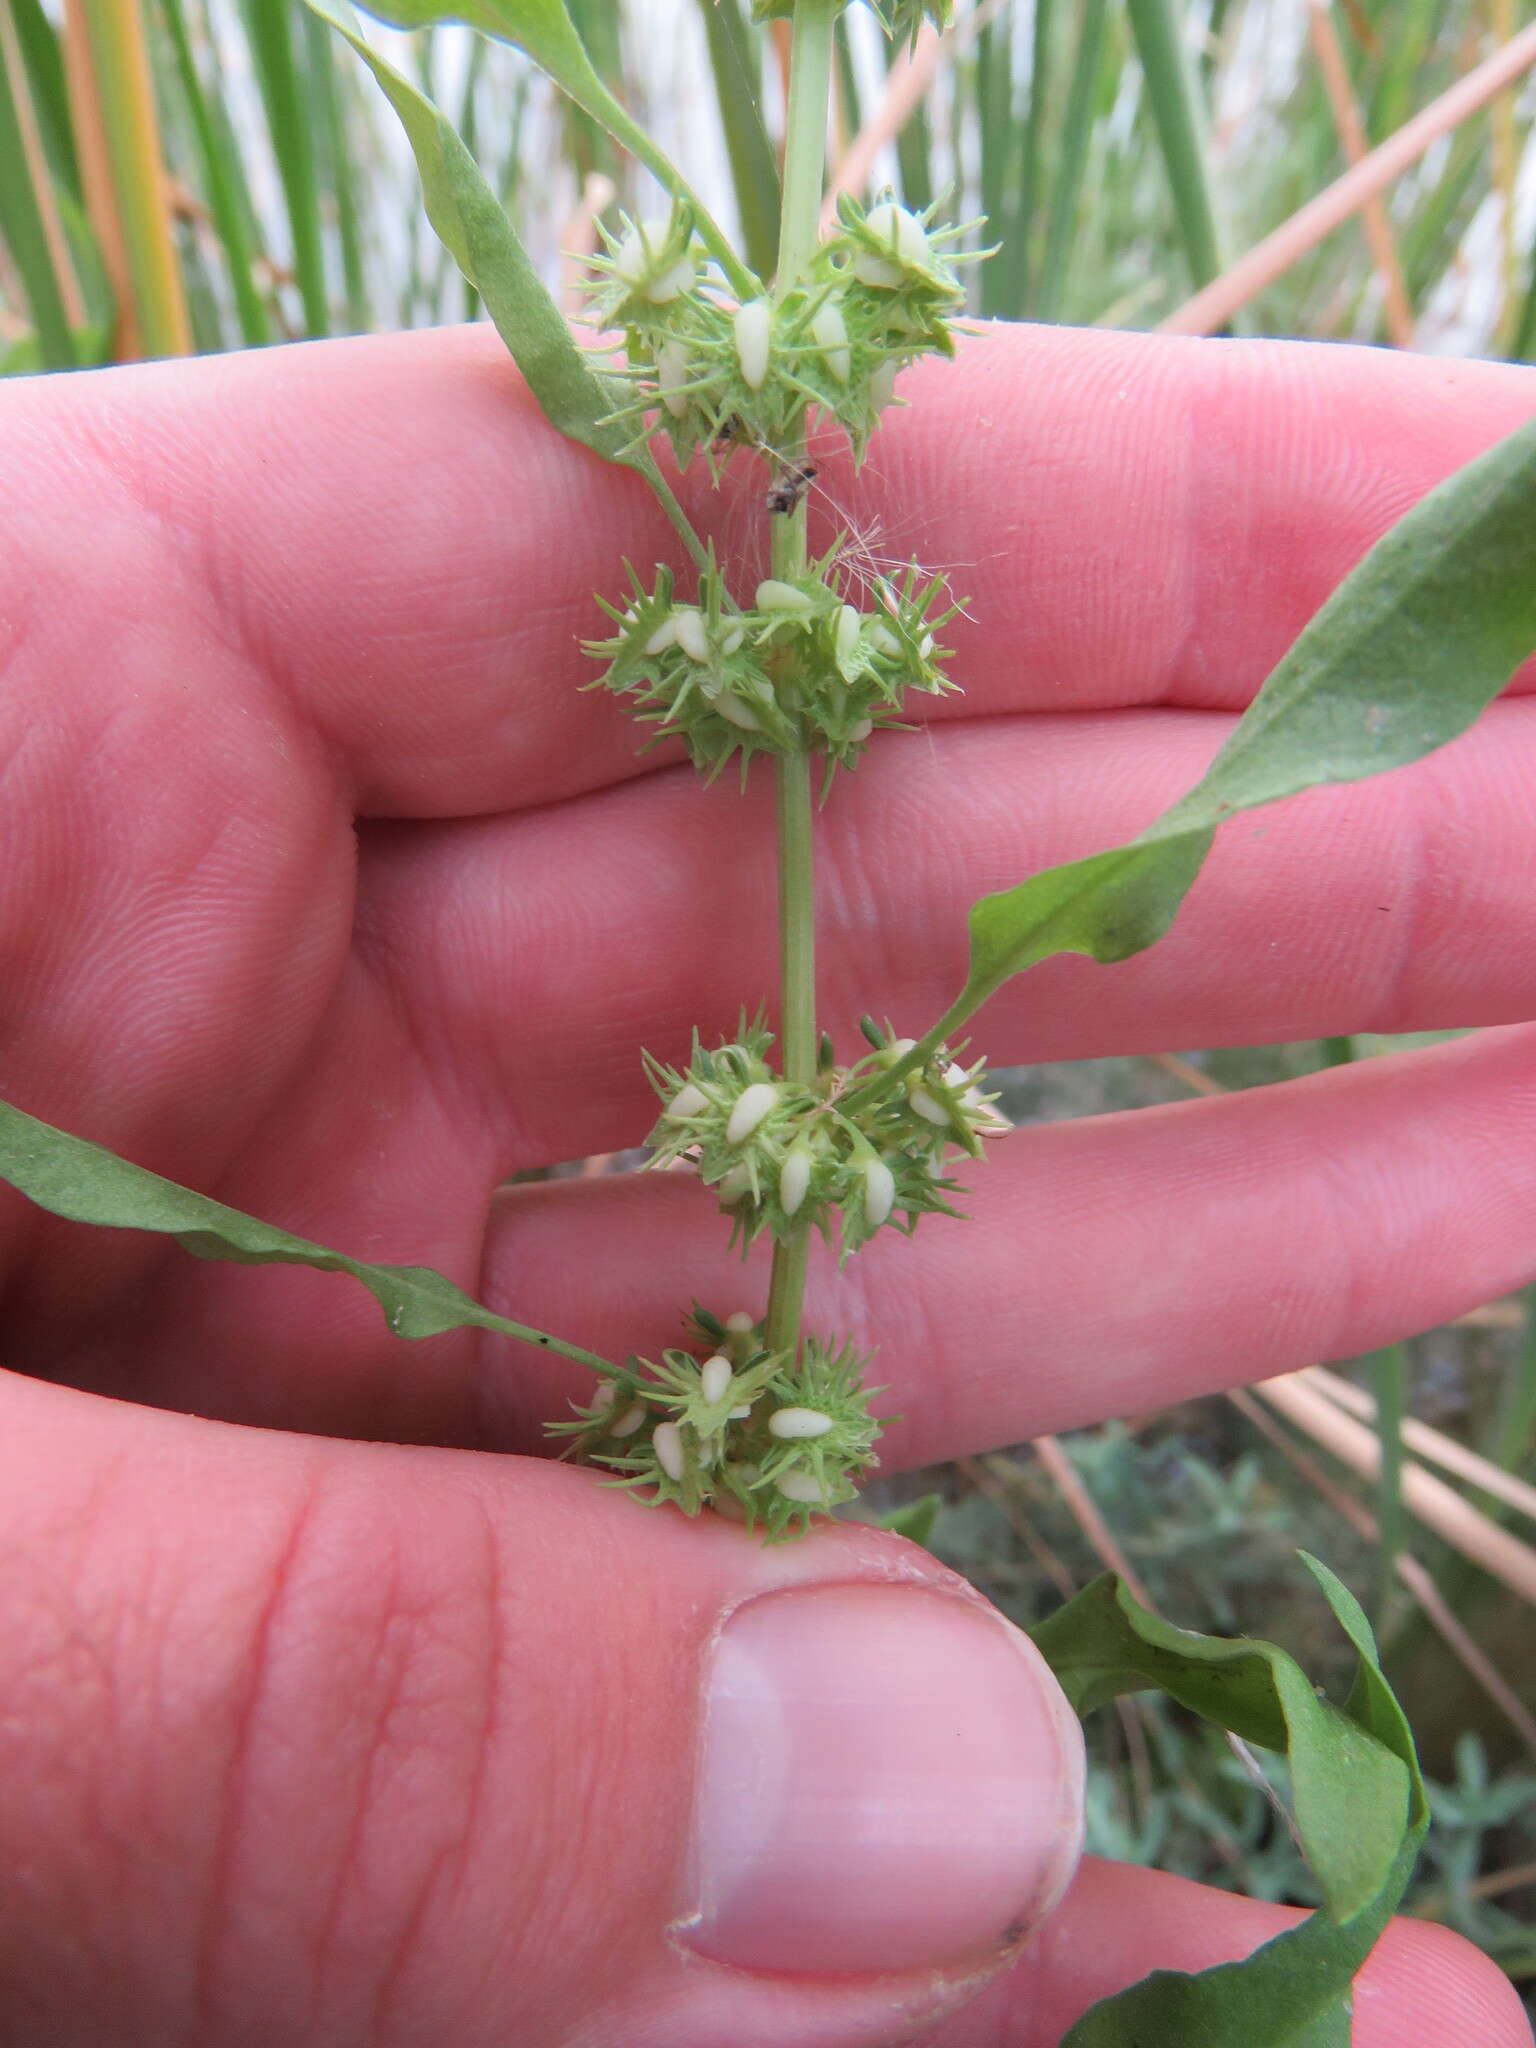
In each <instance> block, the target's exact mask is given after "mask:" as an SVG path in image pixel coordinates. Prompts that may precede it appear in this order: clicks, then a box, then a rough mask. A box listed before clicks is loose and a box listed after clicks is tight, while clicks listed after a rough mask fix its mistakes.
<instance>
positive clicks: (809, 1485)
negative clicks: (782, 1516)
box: [773, 1472, 827, 1508]
mask: <svg viewBox="0 0 1536 2048" xmlns="http://www.w3.org/2000/svg"><path fill="white" fill-rule="evenodd" d="M773 1483H774V1485H775V1486H776V1487H777V1488H778V1490H779V1492H780V1493H782V1494H783V1496H784V1498H785V1499H786V1500H793V1501H798V1502H799V1503H800V1505H801V1506H802V1507H807V1508H824V1507H825V1506H826V1504H827V1496H826V1494H825V1493H824V1492H823V1491H822V1486H821V1481H820V1480H819V1479H818V1478H817V1477H816V1475H815V1473H814V1472H781V1473H780V1474H779V1476H778V1478H777V1479H775V1481H774V1482H773Z"/></svg>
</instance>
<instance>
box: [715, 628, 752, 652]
mask: <svg viewBox="0 0 1536 2048" xmlns="http://www.w3.org/2000/svg"><path fill="white" fill-rule="evenodd" d="M746 637H747V629H746V627H745V626H732V627H730V628H729V630H728V631H727V633H726V635H725V638H724V639H723V640H722V641H721V642H720V652H721V653H722V654H734V653H735V652H736V650H737V648H738V647H739V646H740V645H741V643H742V641H743V640H745V639H746Z"/></svg>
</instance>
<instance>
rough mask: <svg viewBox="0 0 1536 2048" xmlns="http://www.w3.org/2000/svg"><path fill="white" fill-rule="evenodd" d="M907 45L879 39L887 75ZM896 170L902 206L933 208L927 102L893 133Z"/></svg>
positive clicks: (931, 146)
mask: <svg viewBox="0 0 1536 2048" xmlns="http://www.w3.org/2000/svg"><path fill="white" fill-rule="evenodd" d="M905 47H906V45H905V44H902V43H898V42H895V41H888V40H887V39H886V38H885V37H884V36H882V37H881V39H880V48H881V51H882V52H883V54H884V57H885V67H886V71H887V73H889V72H890V69H891V66H892V65H893V64H894V63H895V62H896V61H897V59H898V58H899V57H900V56H901V54H902V51H903V50H904V49H905ZM896 169H897V171H898V173H899V175H900V178H901V198H902V204H903V205H904V206H909V207H911V208H912V209H913V210H914V211H916V212H921V211H922V209H923V208H924V207H926V206H931V205H932V204H933V131H932V128H931V126H930V123H929V120H928V106H927V101H926V99H921V100H919V101H918V103H917V105H916V106H915V107H914V108H913V109H912V111H911V113H910V114H909V115H908V116H907V118H906V120H905V121H903V122H902V124H901V126H900V127H899V128H898V129H897V131H896Z"/></svg>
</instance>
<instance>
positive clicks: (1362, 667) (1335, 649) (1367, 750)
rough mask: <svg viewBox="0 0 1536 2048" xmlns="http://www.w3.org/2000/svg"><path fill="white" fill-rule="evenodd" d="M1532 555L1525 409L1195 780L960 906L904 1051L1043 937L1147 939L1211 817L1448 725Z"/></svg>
mask: <svg viewBox="0 0 1536 2048" xmlns="http://www.w3.org/2000/svg"><path fill="white" fill-rule="evenodd" d="M1533 563H1536V421H1533V422H1530V423H1529V424H1527V425H1526V426H1524V427H1521V428H1520V429H1519V430H1518V432H1516V433H1514V434H1511V435H1510V436H1509V437H1508V439H1507V440H1504V441H1501V442H1500V443H1499V444H1498V445H1497V446H1496V447H1494V448H1492V449H1490V451H1489V452H1488V453H1487V454H1486V455H1483V456H1481V457H1479V458H1478V460H1477V461H1475V462H1472V463H1469V464H1468V465H1467V467H1466V468H1465V469H1462V470H1460V471H1458V472H1457V474H1456V475H1455V476H1453V477H1451V478H1449V479H1448V480H1447V481H1446V482H1445V483H1443V484H1441V485H1440V487H1439V488H1438V489H1437V490H1435V491H1432V492H1431V493H1430V494H1429V496H1428V497H1427V498H1425V499H1423V500H1422V502H1421V503H1420V504H1418V505H1416V506H1415V507H1414V509H1413V510H1412V511H1411V512H1409V513H1408V514H1407V516H1406V517H1405V518H1403V519H1401V520H1400V521H1399V522H1398V524H1397V525H1396V526H1394V527H1393V528H1392V530H1391V532H1390V533H1388V534H1387V535H1386V536H1385V538H1384V539H1382V540H1381V541H1379V542H1378V543H1377V545H1376V546H1375V547H1374V548H1373V549H1372V550H1371V552H1370V553H1369V554H1368V555H1367V556H1366V558H1365V560H1364V561H1363V562H1362V563H1361V564H1360V565H1359V567H1358V568H1357V569H1356V570H1355V571H1354V573H1353V574H1352V575H1351V576H1349V577H1348V578H1347V579H1346V580H1345V582H1344V583H1342V584H1341V585H1340V586H1339V588H1338V589H1337V590H1336V591H1335V592H1334V594H1333V595H1332V597H1330V598H1329V599H1328V601H1327V603H1326V604H1325V605H1324V606H1323V608H1322V610H1321V611H1319V612H1318V613H1317V615H1316V617H1315V618H1314V619H1313V620H1312V622H1311V623H1310V625H1308V626H1307V627H1306V629H1305V630H1304V632H1303V633H1302V634H1301V637H1300V638H1299V639H1298V640H1297V641H1296V642H1295V644H1294V646H1293V647H1292V648H1291V650H1290V652H1289V653H1288V654H1287V655H1286V656H1285V657H1284V659H1283V660H1282V661H1281V662H1280V664H1279V666H1278V667H1277V668H1276V669H1275V670H1274V672H1273V674H1272V675H1271V676H1270V678H1269V680H1268V682H1266V683H1265V685H1264V687H1263V689H1262V690H1261V691H1260V692H1259V694H1258V696H1257V697H1256V698H1255V699H1254V701H1253V703H1252V704H1251V705H1250V706H1249V708H1248V711H1247V713H1246V715H1245V716H1244V717H1243V719H1242V721H1241V722H1240V723H1239V725H1238V727H1237V730H1236V731H1235V732H1234V733H1233V735H1232V737H1231V738H1230V739H1229V740H1228V742H1227V744H1226V745H1225V746H1224V747H1223V748H1222V750H1221V752H1220V753H1219V754H1218V755H1217V757H1216V759H1215V760H1214V761H1213V762H1212V764H1211V766H1210V769H1209V770H1208V771H1207V773H1206V774H1205V775H1204V777H1202V779H1201V781H1200V782H1199V783H1198V784H1197V785H1196V787H1195V788H1194V789H1192V790H1191V791H1190V792H1189V794H1188V795H1187V796H1185V797H1182V798H1181V799H1180V800H1179V802H1178V803H1176V804H1175V805H1174V806H1173V807H1172V809H1171V810H1168V811H1165V812H1164V813H1163V815H1162V817H1160V818H1159V819H1158V820H1157V821H1156V823H1155V824H1153V825H1151V826H1149V827H1148V829H1147V830H1146V831H1145V832H1143V833H1142V834H1141V836H1140V837H1139V838H1138V839H1135V840H1133V841H1131V843H1130V844H1129V845H1127V846H1119V847H1115V848H1112V849H1111V850H1110V851H1109V852H1106V853H1096V854H1090V855H1089V856H1088V857H1087V858H1086V859H1084V860H1076V861H1069V862H1067V863H1066V864H1065V865H1064V866H1061V867H1055V868H1048V869H1046V870H1045V871H1044V872H1043V873H1041V874H1038V875H1032V876H1031V877H1030V879H1029V880H1028V881H1027V882H1021V883H1020V884H1019V885H1018V886H1017V887H1016V888H1012V889H1005V890H1002V891H1001V892H999V893H998V894H996V895H993V896H984V897H982V899H981V900H980V902H978V903H976V904H975V905H973V907H972V910H971V917H970V929H971V966H970V974H969V976H968V978H967V981H966V984H965V987H964V988H963V989H962V990H961V992H960V995H959V996H958V997H957V999H956V1001H955V1002H954V1004H953V1005H952V1007H951V1008H950V1009H949V1010H948V1011H947V1012H946V1013H945V1015H944V1016H943V1017H942V1018H941V1019H940V1020H939V1022H938V1023H937V1024H936V1025H935V1026H934V1027H933V1030H932V1031H931V1032H929V1033H928V1034H927V1036H926V1037H925V1038H924V1040H923V1041H922V1043H921V1044H920V1045H919V1046H918V1047H917V1048H915V1049H914V1051H913V1052H912V1054H911V1055H909V1057H908V1060H907V1061H906V1062H904V1063H903V1066H904V1067H905V1066H909V1065H912V1064H915V1063H916V1062H917V1061H918V1060H919V1059H921V1058H924V1057H926V1055H927V1052H928V1051H929V1050H931V1049H932V1047H933V1046H934V1045H936V1044H937V1043H939V1042H940V1041H941V1040H943V1039H944V1038H946V1037H948V1036H949V1035H951V1034H952V1033H953V1032H954V1031H955V1030H956V1029H957V1028H958V1027H959V1026H960V1025H961V1024H963V1023H964V1022H965V1021H966V1019H967V1018H968V1017H970V1016H971V1015H972V1014H973V1013H974V1012H975V1011H976V1010H978V1009H979V1008H980V1007H981V1005H982V1004H983V1003H984V1002H985V1001H986V1000H987V998H988V997H989V996H990V995H992V994H993V993H994V992H995V991H996V990H997V989H998V988H1000V987H1001V986H1002V984H1003V983H1004V982H1005V981H1007V980H1008V979H1009V978H1010V977H1011V976H1012V975H1015V974H1019V973H1021V972H1023V970H1024V969H1025V968H1028V967H1033V966H1034V965H1036V963H1037V962H1039V961H1041V960H1045V959H1048V958H1050V957H1051V956H1052V955H1053V954H1056V953H1086V954H1088V955H1090V956H1091V957H1092V958H1093V959H1095V960H1100V961H1114V960H1125V959H1128V958H1129V957H1130V956H1131V955H1132V954H1133V953H1139V952H1141V951H1142V949H1143V948H1144V947H1146V946H1150V945H1151V944H1152V943H1153V941H1154V940H1155V939H1159V938H1161V937H1162V935H1163V933H1164V932H1165V931H1166V930H1167V929H1168V927H1169V925H1170V924H1171V923H1172V922H1173V919H1174V916H1175V914H1176V912H1177V911H1178V908H1179V905H1180V904H1181V903H1182V902H1183V900H1184V897H1185V895H1186V894H1187V893H1188V891H1189V888H1190V885H1191V884H1192V883H1193V881H1194V879H1195V877H1196V875H1197V874H1198V873H1199V872H1200V867H1201V864H1202V862H1203V861H1204V859H1205V856H1206V854H1207V853H1208V851H1209V850H1210V845H1211V840H1212V836H1213V834H1214V833H1215V830H1216V827H1217V826H1218V825H1219V824H1221V822H1222V821H1223V819H1225V818H1229V817H1231V816H1233V815H1234V813H1236V812H1238V811H1246V810H1252V809H1255V808H1256V807H1257V806H1259V805H1261V804H1270V803H1275V802H1278V801H1279V799H1280V798H1282V797H1287V796H1294V795H1295V794H1296V793H1297V792H1298V791H1300V790H1303V789H1311V788H1314V787H1315V786H1317V785H1318V784H1321V783H1334V782H1358V781H1361V780H1363V779H1364V778H1365V777H1366V776H1370V775H1380V774H1383V773H1384V772H1385V771H1386V770H1387V769H1390V768H1400V767H1403V766H1405V765H1406V764H1407V763H1408V762H1410V761H1417V760H1419V759H1420V758H1421V757H1422V756H1423V755H1425V754H1429V753H1432V752H1433V751H1434V750H1435V748H1437V747H1443V746H1444V745H1445V744H1446V742H1447V741H1448V740H1453V739H1455V738H1456V736H1457V735H1458V734H1459V733H1462V732H1465V731H1466V729H1467V727H1468V726H1470V725H1471V724H1472V723H1473V721H1474V720H1475V719H1476V717H1477V716H1478V714H1479V712H1481V711H1482V710H1483V709H1484V707H1485V706H1486V705H1487V704H1489V703H1490V702H1491V701H1492V700H1493V699H1494V698H1495V697H1496V696H1497V695H1498V694H1499V692H1500V690H1502V689H1503V687H1504V685H1505V684H1506V683H1507V682H1508V681H1509V678H1510V677H1511V675H1513V673H1514V671H1515V670H1516V668H1518V666H1519V665H1520V663H1521V661H1522V660H1523V659H1524V658H1525V657H1526V655H1528V654H1529V653H1530V652H1531V650H1532V649H1533V648H1536V570H1533ZM895 1071H897V1072H899V1071H902V1069H897V1070H895ZM889 1078H890V1077H887V1079H889Z"/></svg>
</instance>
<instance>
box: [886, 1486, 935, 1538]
mask: <svg viewBox="0 0 1536 2048" xmlns="http://www.w3.org/2000/svg"><path fill="white" fill-rule="evenodd" d="M943 1506H944V1496H943V1495H942V1494H938V1493H925V1494H923V1495H922V1496H921V1497H920V1498H919V1499H917V1500H909V1501H903V1503H902V1504H901V1506H900V1507H899V1508H892V1509H891V1511H890V1513H889V1514H888V1515H881V1516H879V1517H878V1518H877V1520H876V1523H875V1527H876V1528H877V1529H889V1530H890V1531H891V1533H892V1534H893V1535H896V1536H905V1537H906V1539H907V1541H908V1542H909V1543H920V1544H922V1546H923V1548H924V1549H925V1550H926V1549H927V1548H928V1547H929V1544H928V1539H929V1537H930V1536H932V1534H933V1525H934V1523H935V1522H936V1521H937V1520H938V1519H939V1514H940V1511H941V1510H942V1508H943Z"/></svg>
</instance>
